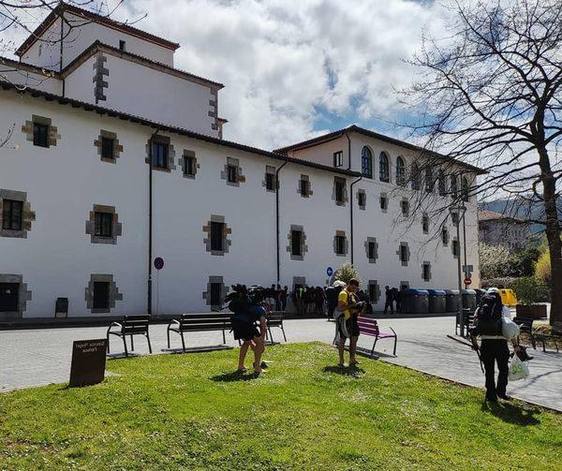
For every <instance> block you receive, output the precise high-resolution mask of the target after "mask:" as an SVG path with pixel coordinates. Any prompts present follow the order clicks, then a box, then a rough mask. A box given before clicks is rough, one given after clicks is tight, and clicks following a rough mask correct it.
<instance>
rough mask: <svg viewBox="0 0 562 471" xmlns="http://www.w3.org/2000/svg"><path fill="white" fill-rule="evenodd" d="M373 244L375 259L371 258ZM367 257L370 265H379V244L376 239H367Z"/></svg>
mask: <svg viewBox="0 0 562 471" xmlns="http://www.w3.org/2000/svg"><path fill="white" fill-rule="evenodd" d="M371 243H372V244H375V257H374V258H370V257H369V244H371ZM365 255H366V256H367V260H368V261H369V263H377V259H378V258H379V244H378V242H377V238H376V237H367V240H366V241H365Z"/></svg>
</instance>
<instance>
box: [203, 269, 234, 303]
mask: <svg viewBox="0 0 562 471" xmlns="http://www.w3.org/2000/svg"><path fill="white" fill-rule="evenodd" d="M213 284H220V285H221V303H220V304H211V301H212V300H211V290H212V288H211V285H213ZM227 294H228V287H227V286H226V285H225V284H224V279H223V277H222V276H218V275H210V276H209V279H208V281H207V289H206V291H203V293H202V297H203V299H204V300H205V304H206V305H207V306H211V310H216V309H213V308H219V309H221V308H222V305H223V303H224V299H225V298H226V295H227Z"/></svg>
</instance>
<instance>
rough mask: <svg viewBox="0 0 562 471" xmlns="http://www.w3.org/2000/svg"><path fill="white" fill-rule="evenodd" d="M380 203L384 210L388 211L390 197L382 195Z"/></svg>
mask: <svg viewBox="0 0 562 471" xmlns="http://www.w3.org/2000/svg"><path fill="white" fill-rule="evenodd" d="M380 205H381V209H382V210H383V211H386V210H387V209H388V197H387V196H386V195H381V196H380Z"/></svg>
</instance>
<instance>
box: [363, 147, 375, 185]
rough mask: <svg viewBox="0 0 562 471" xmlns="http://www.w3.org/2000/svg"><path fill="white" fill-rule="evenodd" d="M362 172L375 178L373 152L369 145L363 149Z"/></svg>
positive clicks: (368, 176) (365, 175)
mask: <svg viewBox="0 0 562 471" xmlns="http://www.w3.org/2000/svg"><path fill="white" fill-rule="evenodd" d="M361 173H362V174H363V176H364V177H367V178H373V154H372V153H371V150H370V149H369V148H368V147H367V146H365V147H363V149H362V150H361Z"/></svg>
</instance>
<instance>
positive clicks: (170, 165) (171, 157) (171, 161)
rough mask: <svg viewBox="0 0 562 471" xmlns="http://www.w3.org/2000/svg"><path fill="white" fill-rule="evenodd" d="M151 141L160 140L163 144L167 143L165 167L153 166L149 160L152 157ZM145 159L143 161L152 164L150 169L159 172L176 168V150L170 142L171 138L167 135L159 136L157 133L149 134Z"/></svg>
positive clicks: (168, 171)
mask: <svg viewBox="0 0 562 471" xmlns="http://www.w3.org/2000/svg"><path fill="white" fill-rule="evenodd" d="M153 142H160V143H163V144H168V161H167V162H166V163H167V166H166V167H155V166H154V165H153V164H152V162H151V157H152V143H153ZM145 149H146V159H145V162H146V163H147V164H148V165H151V166H152V170H158V171H159V172H166V173H171V172H172V170H175V169H176V164H175V159H176V150H175V148H174V145H173V144H172V140H171V139H170V138H169V137H168V136H161V135H159V134H157V135H155V136H151V137H150V138H149V139H148V141H147V142H146V146H145Z"/></svg>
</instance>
